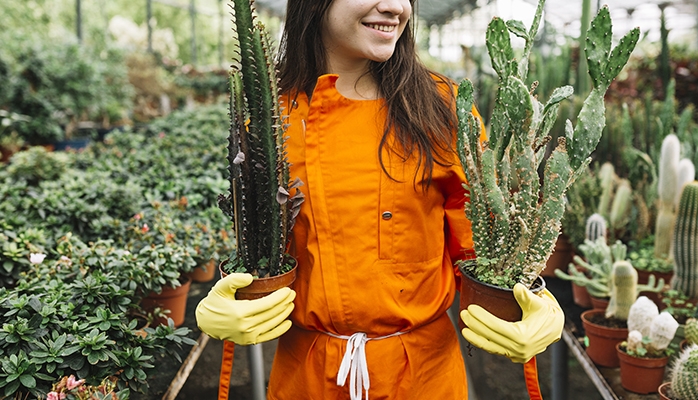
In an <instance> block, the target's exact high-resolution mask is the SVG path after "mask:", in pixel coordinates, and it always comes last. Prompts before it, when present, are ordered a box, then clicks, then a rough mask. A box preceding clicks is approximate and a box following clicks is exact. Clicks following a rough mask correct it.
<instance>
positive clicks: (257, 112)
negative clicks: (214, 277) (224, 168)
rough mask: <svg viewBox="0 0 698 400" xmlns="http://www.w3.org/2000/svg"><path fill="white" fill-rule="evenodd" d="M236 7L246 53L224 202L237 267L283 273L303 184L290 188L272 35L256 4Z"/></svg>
mask: <svg viewBox="0 0 698 400" xmlns="http://www.w3.org/2000/svg"><path fill="white" fill-rule="evenodd" d="M232 8H233V11H234V20H235V21H234V22H235V32H236V33H237V39H238V42H239V46H240V52H239V54H238V58H237V59H236V60H235V61H236V62H237V65H236V66H234V68H233V71H232V73H231V76H230V90H231V96H230V115H231V129H230V135H229V140H228V141H229V145H228V161H229V163H230V167H229V170H230V180H231V185H230V194H229V195H228V196H227V197H226V198H224V199H220V200H219V203H220V205H221V208H222V209H223V210H224V211H226V212H227V213H228V215H230V216H231V217H232V218H233V222H234V225H235V232H236V235H237V241H238V246H237V247H238V248H237V253H236V254H235V255H234V257H233V259H234V263H232V264H233V267H234V268H237V269H239V270H243V271H247V272H250V273H253V274H257V275H259V276H267V275H277V274H279V273H280V271H281V268H282V266H283V264H284V262H285V250H286V245H287V237H288V233H289V231H290V229H291V227H292V224H293V216H294V215H295V211H296V209H297V207H298V206H299V205H300V202H302V200H303V195H302V193H301V192H300V191H296V194H295V195H294V196H291V195H290V193H289V192H290V190H291V189H293V188H295V187H297V186H298V185H299V182H298V181H294V182H293V183H291V184H289V173H288V160H287V158H286V151H285V147H284V138H283V133H284V130H285V126H284V122H283V121H282V119H281V117H280V115H281V110H280V107H279V92H278V87H277V78H276V73H275V69H274V63H273V56H272V48H271V44H270V40H269V37H268V34H267V32H266V31H265V28H264V26H263V25H262V24H261V23H260V22H258V21H257V20H256V17H255V15H254V0H234V1H233V5H232Z"/></svg>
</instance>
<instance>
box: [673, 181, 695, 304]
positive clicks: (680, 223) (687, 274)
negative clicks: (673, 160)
mask: <svg viewBox="0 0 698 400" xmlns="http://www.w3.org/2000/svg"><path fill="white" fill-rule="evenodd" d="M671 287H672V289H676V290H678V291H679V292H681V293H683V294H684V295H686V296H688V298H696V297H698V181H693V182H690V183H688V184H686V185H685V186H684V187H683V190H682V192H681V200H680V201H679V210H678V212H677V214H676V224H675V227H674V278H673V279H672V280H671Z"/></svg>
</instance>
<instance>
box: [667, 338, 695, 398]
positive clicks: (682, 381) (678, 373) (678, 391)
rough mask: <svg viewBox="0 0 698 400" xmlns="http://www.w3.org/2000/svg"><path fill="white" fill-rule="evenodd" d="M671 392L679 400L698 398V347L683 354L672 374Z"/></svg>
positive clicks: (693, 346) (676, 362)
mask: <svg viewBox="0 0 698 400" xmlns="http://www.w3.org/2000/svg"><path fill="white" fill-rule="evenodd" d="M671 390H672V391H673V392H674V397H675V398H676V399H677V400H695V399H697V398H698V345H695V344H693V345H691V346H689V347H688V348H686V349H685V350H683V351H682V352H681V354H680V355H679V358H678V359H677V360H676V361H675V363H674V366H673V368H672V372H671Z"/></svg>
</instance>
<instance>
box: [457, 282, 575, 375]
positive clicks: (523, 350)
mask: <svg viewBox="0 0 698 400" xmlns="http://www.w3.org/2000/svg"><path fill="white" fill-rule="evenodd" d="M514 297H515V298H516V301H517V302H518V303H519V306H520V307H521V310H522V311H523V316H522V318H521V321H518V322H508V321H505V320H503V319H500V318H497V317H495V316H494V315H492V314H491V313H490V312H488V311H486V310H485V309H484V308H482V307H480V306H478V305H475V304H471V305H470V306H468V308H467V309H466V310H463V311H461V313H460V317H461V319H462V320H463V323H465V326H466V328H465V329H463V330H462V331H461V333H462V334H463V337H464V338H465V339H466V340H467V341H468V342H470V343H471V344H472V345H473V346H476V347H479V348H481V349H483V350H485V351H487V352H489V353H492V354H499V355H503V356H506V357H508V358H509V359H511V360H512V361H514V362H517V363H525V362H527V361H528V360H530V359H531V358H533V356H535V355H536V354H539V353H542V352H543V351H545V349H546V348H547V347H548V346H549V345H550V344H552V343H555V342H557V341H558V340H560V336H561V335H562V329H563V327H564V324H565V314H564V313H563V311H562V308H560V305H559V304H558V303H557V300H555V297H553V295H552V294H551V293H550V292H549V291H548V290H545V289H544V290H543V291H542V293H541V294H540V295H536V294H534V293H533V292H531V291H530V290H528V289H527V288H526V287H525V286H524V285H522V284H520V283H517V284H516V285H515V286H514Z"/></svg>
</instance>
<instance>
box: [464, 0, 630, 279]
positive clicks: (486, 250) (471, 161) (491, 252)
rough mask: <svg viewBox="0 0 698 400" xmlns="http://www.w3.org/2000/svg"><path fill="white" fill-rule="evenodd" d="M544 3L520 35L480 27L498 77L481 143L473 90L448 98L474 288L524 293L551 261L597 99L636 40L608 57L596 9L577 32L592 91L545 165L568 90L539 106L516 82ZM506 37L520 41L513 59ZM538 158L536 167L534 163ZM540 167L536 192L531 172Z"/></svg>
mask: <svg viewBox="0 0 698 400" xmlns="http://www.w3.org/2000/svg"><path fill="white" fill-rule="evenodd" d="M544 4H545V1H544V0H541V1H540V2H539V3H538V7H537V10H536V14H535V17H534V19H533V23H532V25H531V28H530V30H526V27H525V26H524V24H523V23H522V22H521V21H514V20H511V21H507V22H504V21H503V20H502V19H500V18H496V17H495V18H494V19H493V20H492V21H491V22H490V24H489V26H488V29H487V48H488V52H489V55H490V58H491V60H492V65H493V67H494V69H495V71H496V72H497V75H498V77H499V89H498V92H497V98H496V100H495V106H494V111H493V115H492V119H491V121H490V124H491V128H490V130H489V132H488V133H489V140H488V141H486V142H484V143H482V144H481V143H480V141H479V140H478V139H479V137H480V129H481V128H480V123H479V122H478V121H477V120H476V118H475V116H474V115H473V114H472V112H471V109H472V105H473V102H474V94H473V91H474V89H473V85H472V83H471V82H470V81H469V80H467V79H466V80H464V81H463V82H462V83H461V85H460V87H459V90H458V96H457V99H456V112H457V115H458V120H459V126H458V130H459V134H458V141H459V143H458V150H459V155H460V159H461V164H462V165H463V168H464V170H465V173H466V177H467V179H468V185H467V189H468V191H469V197H470V198H469V202H468V205H467V206H466V214H467V216H468V218H469V219H470V221H471V222H472V230H473V241H474V243H475V253H476V254H477V263H476V265H475V266H474V267H470V268H469V269H467V270H466V273H469V274H471V275H473V276H475V277H476V278H477V279H478V280H480V281H484V282H487V283H491V284H494V285H497V286H502V287H508V288H511V287H513V286H514V284H515V283H516V282H521V283H523V284H524V285H526V286H527V287H530V286H531V285H532V284H533V283H534V281H535V280H536V278H537V277H538V275H539V274H540V272H541V271H542V270H543V269H544V268H545V266H546V261H547V259H548V258H549V257H550V254H551V253H552V251H553V249H554V246H555V241H556V240H557V237H558V235H559V234H560V221H561V219H562V216H563V213H564V210H565V205H564V197H565V192H566V190H567V188H568V187H569V186H570V185H571V184H572V183H573V182H574V180H575V178H576V177H577V176H578V175H579V174H581V173H584V171H586V170H587V166H588V164H589V161H590V159H589V155H590V154H591V152H592V151H593V150H594V148H595V147H596V144H597V143H598V142H599V138H600V137H601V132H602V129H603V127H604V125H605V116H604V94H605V93H606V90H607V89H608V87H609V85H610V83H611V81H612V80H613V79H614V78H615V77H616V75H617V74H618V73H619V72H620V70H621V69H622V68H623V66H624V65H625V63H626V62H627V61H628V58H629V56H630V53H631V52H632V50H633V49H634V47H635V44H636V43H637V40H638V38H639V34H640V33H639V30H638V29H637V28H635V29H633V30H631V31H630V32H629V33H628V34H627V35H625V37H623V38H622V39H621V40H620V42H619V43H618V45H617V46H616V47H615V48H613V49H611V37H612V34H611V31H612V24H611V17H610V13H609V11H608V8H607V7H602V8H601V9H600V10H599V12H598V14H597V15H596V17H595V18H594V20H593V21H592V23H591V26H590V28H589V30H588V32H587V37H586V48H585V53H586V59H587V63H588V65H589V74H590V75H591V80H592V83H593V89H592V90H591V93H589V95H588V96H587V98H586V100H585V101H584V105H583V106H582V109H581V111H580V112H579V116H578V118H577V124H576V126H575V127H573V126H572V123H571V122H570V121H567V123H566V127H565V137H562V138H560V139H558V143H557V146H556V147H555V149H554V150H553V152H552V154H551V155H550V156H549V157H548V158H546V157H545V153H546V151H545V149H546V146H545V145H546V143H547V142H548V141H549V140H550V136H549V132H550V129H551V128H552V126H553V123H554V122H555V119H556V118H557V111H558V108H559V106H560V102H561V101H563V100H564V99H566V98H568V97H569V96H570V95H572V93H573V88H572V87H571V86H565V87H562V88H558V89H556V90H555V91H554V92H553V94H552V95H551V96H550V99H549V100H548V102H547V103H546V104H542V103H540V102H539V101H538V99H537V98H536V96H535V95H534V94H533V93H534V91H535V89H536V83H533V84H532V85H531V86H530V87H529V86H527V85H526V84H525V83H524V82H525V81H526V75H527V67H528V56H529V54H530V51H531V46H532V45H533V40H534V38H535V36H536V33H537V31H538V26H539V23H540V18H541V15H542V12H543V7H544ZM510 33H513V34H514V35H516V36H518V37H521V38H523V39H524V40H525V41H526V44H525V47H524V51H523V57H522V59H521V60H520V61H519V60H517V59H516V57H515V54H514V50H513V48H512V46H511V39H510ZM544 158H545V159H544ZM541 164H545V167H544V170H545V172H544V176H543V181H542V185H541V183H540V178H539V176H538V168H539V167H540V166H541Z"/></svg>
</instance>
